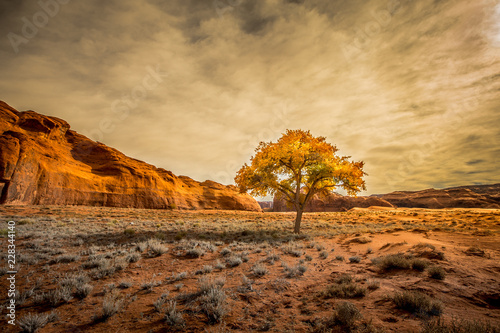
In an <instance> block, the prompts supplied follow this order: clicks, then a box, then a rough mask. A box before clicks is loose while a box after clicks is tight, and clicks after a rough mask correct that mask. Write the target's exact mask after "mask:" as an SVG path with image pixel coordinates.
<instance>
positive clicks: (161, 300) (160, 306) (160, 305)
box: [153, 294, 168, 313]
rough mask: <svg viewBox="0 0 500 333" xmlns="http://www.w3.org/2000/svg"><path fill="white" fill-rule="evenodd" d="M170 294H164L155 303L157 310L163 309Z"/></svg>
mask: <svg viewBox="0 0 500 333" xmlns="http://www.w3.org/2000/svg"><path fill="white" fill-rule="evenodd" d="M167 298H168V294H162V295H161V296H160V297H158V299H156V301H155V302H154V303H153V307H154V308H155V311H156V312H160V313H161V312H162V311H163V305H164V304H165V303H166V302H167Z"/></svg>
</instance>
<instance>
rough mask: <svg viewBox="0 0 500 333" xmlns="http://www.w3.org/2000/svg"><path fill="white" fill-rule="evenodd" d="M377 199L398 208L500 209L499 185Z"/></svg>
mask: <svg viewBox="0 0 500 333" xmlns="http://www.w3.org/2000/svg"><path fill="white" fill-rule="evenodd" d="M377 197H378V198H381V199H384V200H386V201H388V202H390V203H391V204H393V205H395V206H398V207H417V208H500V184H494V185H476V186H460V187H452V188H447V189H442V190H435V189H427V190H423V191H397V192H392V193H388V194H382V195H377Z"/></svg>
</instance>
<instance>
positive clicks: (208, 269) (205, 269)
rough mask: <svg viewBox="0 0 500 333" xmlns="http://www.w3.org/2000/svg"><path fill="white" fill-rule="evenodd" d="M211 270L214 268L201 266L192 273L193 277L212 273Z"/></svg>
mask: <svg viewBox="0 0 500 333" xmlns="http://www.w3.org/2000/svg"><path fill="white" fill-rule="evenodd" d="M213 270H214V268H213V267H212V266H211V265H203V267H202V268H200V269H198V270H197V271H196V272H194V274H195V275H202V274H208V273H212V271H213Z"/></svg>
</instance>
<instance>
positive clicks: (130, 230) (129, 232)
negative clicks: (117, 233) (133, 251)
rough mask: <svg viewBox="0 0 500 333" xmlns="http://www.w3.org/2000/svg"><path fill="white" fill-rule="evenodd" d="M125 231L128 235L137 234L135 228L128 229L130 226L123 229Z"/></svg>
mask: <svg viewBox="0 0 500 333" xmlns="http://www.w3.org/2000/svg"><path fill="white" fill-rule="evenodd" d="M123 233H124V234H125V235H127V236H132V235H134V234H135V230H134V229H128V228H127V229H125V230H123Z"/></svg>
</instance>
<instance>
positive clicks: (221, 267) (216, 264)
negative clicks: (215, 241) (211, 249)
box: [215, 259, 226, 271]
mask: <svg viewBox="0 0 500 333" xmlns="http://www.w3.org/2000/svg"><path fill="white" fill-rule="evenodd" d="M224 268H226V265H224V264H223V263H221V262H220V261H219V260H218V259H217V261H216V262H215V269H218V270H220V271H222V270H223V269H224Z"/></svg>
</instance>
